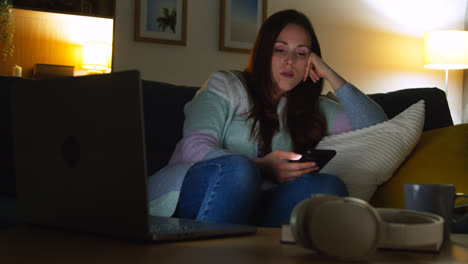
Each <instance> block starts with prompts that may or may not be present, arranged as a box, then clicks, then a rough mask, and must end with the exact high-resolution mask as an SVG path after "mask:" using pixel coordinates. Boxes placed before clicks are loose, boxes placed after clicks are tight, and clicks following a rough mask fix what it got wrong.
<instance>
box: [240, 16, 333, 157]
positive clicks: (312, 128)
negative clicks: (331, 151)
mask: <svg viewBox="0 0 468 264" xmlns="http://www.w3.org/2000/svg"><path fill="white" fill-rule="evenodd" d="M288 24H295V25H298V26H300V27H302V28H304V29H305V30H306V32H308V33H309V35H310V39H311V41H312V44H311V47H310V49H311V51H312V52H314V53H315V54H317V55H318V56H320V57H321V51H320V45H319V42H318V39H317V36H316V35H315V31H314V29H313V27H312V24H311V23H310V21H309V19H308V18H307V17H306V16H305V15H304V14H302V13H300V12H298V11H296V10H284V11H280V12H277V13H275V14H273V15H272V16H270V17H269V18H268V19H267V20H265V22H264V23H263V25H262V27H261V28H260V31H259V33H258V35H257V39H256V40H255V44H254V47H253V48H252V51H251V53H250V58H249V64H248V66H247V69H246V70H245V72H244V75H245V76H246V79H247V86H248V92H249V95H250V98H251V101H252V104H253V106H252V109H251V110H250V112H249V113H248V117H249V119H252V120H253V126H252V130H251V137H255V138H256V139H258V140H260V141H261V142H260V143H261V145H260V146H261V151H262V152H263V153H264V154H267V153H269V152H271V143H272V140H273V137H274V135H275V133H276V132H278V131H279V117H278V115H277V114H276V107H277V106H276V102H275V100H274V99H273V91H274V85H275V83H274V82H273V78H272V74H271V57H272V55H273V47H274V43H275V42H276V39H277V38H278V35H279V34H280V32H281V31H282V30H283V28H284V27H285V26H286V25H288ZM322 86H323V81H322V80H320V81H318V82H316V83H314V82H313V81H312V80H311V79H310V78H308V79H307V81H305V82H300V83H299V84H298V85H297V86H296V87H295V88H294V89H292V90H291V91H289V92H288V93H287V96H288V103H287V106H286V116H285V118H286V126H287V128H288V129H289V133H290V135H291V138H292V142H293V148H294V151H295V152H297V153H302V152H303V150H304V149H305V147H306V146H312V147H315V145H317V143H318V142H319V141H320V140H321V139H322V138H323V136H324V135H325V131H326V120H325V118H324V116H323V114H322V113H321V112H320V111H319V108H318V105H317V104H318V103H317V101H318V97H319V96H320V94H321V92H322ZM257 125H258V126H259V129H258V130H257V131H256V130H255V128H256V126H257Z"/></svg>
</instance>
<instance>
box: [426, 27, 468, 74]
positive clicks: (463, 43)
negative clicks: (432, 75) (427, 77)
mask: <svg viewBox="0 0 468 264" xmlns="http://www.w3.org/2000/svg"><path fill="white" fill-rule="evenodd" d="M424 67H425V68H429V69H448V70H454V69H466V68H468V31H463V30H437V31H430V32H427V33H425V34H424Z"/></svg>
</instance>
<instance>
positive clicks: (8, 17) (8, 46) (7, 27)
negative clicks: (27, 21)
mask: <svg viewBox="0 0 468 264" xmlns="http://www.w3.org/2000/svg"><path fill="white" fill-rule="evenodd" d="M15 25H16V23H15V14H14V11H13V4H12V3H11V1H10V0H0V51H1V56H2V57H3V60H6V58H7V57H8V56H12V55H13V53H14V52H15V46H14V45H13V37H14V35H15Z"/></svg>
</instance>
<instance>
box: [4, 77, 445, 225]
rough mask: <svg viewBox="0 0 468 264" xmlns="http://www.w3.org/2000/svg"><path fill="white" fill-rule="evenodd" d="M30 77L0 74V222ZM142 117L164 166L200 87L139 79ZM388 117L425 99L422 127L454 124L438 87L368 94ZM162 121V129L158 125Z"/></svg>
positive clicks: (156, 159)
mask: <svg viewBox="0 0 468 264" xmlns="http://www.w3.org/2000/svg"><path fill="white" fill-rule="evenodd" d="M27 81H29V82H31V81H33V80H27V79H21V78H16V77H0V124H2V125H1V127H0V224H2V223H3V225H5V224H8V222H10V223H11V221H13V220H14V201H15V196H16V191H15V172H14V161H13V145H12V137H13V135H12V133H11V122H12V120H11V112H10V103H11V102H10V91H11V90H12V89H15V85H17V84H18V83H19V82H27ZM142 87H143V98H144V120H145V131H146V135H147V136H146V138H147V142H146V143H147V157H148V159H147V160H148V172H149V174H152V173H154V172H156V171H157V170H158V169H159V168H161V167H162V166H164V165H165V164H166V163H167V162H168V160H169V157H170V155H171V154H172V151H173V148H174V146H175V144H176V143H177V141H178V140H179V139H180V138H181V135H182V124H183V120H184V114H183V106H184V105H185V103H186V102H187V101H189V100H190V99H191V98H192V97H193V96H194V94H195V92H196V91H197V89H198V88H199V87H187V86H178V85H173V84H169V83H162V82H155V81H146V80H144V81H142ZM369 96H370V97H371V98H372V99H374V100H375V101H376V102H377V103H378V104H379V105H381V106H382V108H383V109H384V111H385V112H386V113H387V115H388V116H389V118H392V117H394V116H395V115H397V114H398V113H400V112H402V111H403V110H404V109H406V108H407V107H409V106H410V105H411V104H413V103H416V102H417V101H419V100H420V99H424V100H425V102H426V118H425V124H424V130H425V131H429V130H435V129H439V128H444V127H449V126H453V122H452V118H451V115H450V111H449V108H448V104H447V101H446V98H445V93H444V92H443V91H441V90H440V89H437V88H415V89H403V90H398V91H395V92H390V93H385V94H383V93H380V94H370V95H369ZM160 124H164V128H162V127H160Z"/></svg>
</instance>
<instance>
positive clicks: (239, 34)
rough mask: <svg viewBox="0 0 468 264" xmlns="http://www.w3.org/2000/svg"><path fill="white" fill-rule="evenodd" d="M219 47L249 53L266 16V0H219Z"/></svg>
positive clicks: (224, 49)
mask: <svg viewBox="0 0 468 264" xmlns="http://www.w3.org/2000/svg"><path fill="white" fill-rule="evenodd" d="M220 13H221V16H220V17H221V22H220V34H219V49H220V50H223V51H233V52H243V53H249V52H250V49H251V48H252V47H253V44H254V42H255V38H256V36H257V32H258V30H259V29H260V27H261V26H262V23H263V21H264V20H265V19H266V16H267V0H221V12H220Z"/></svg>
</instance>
